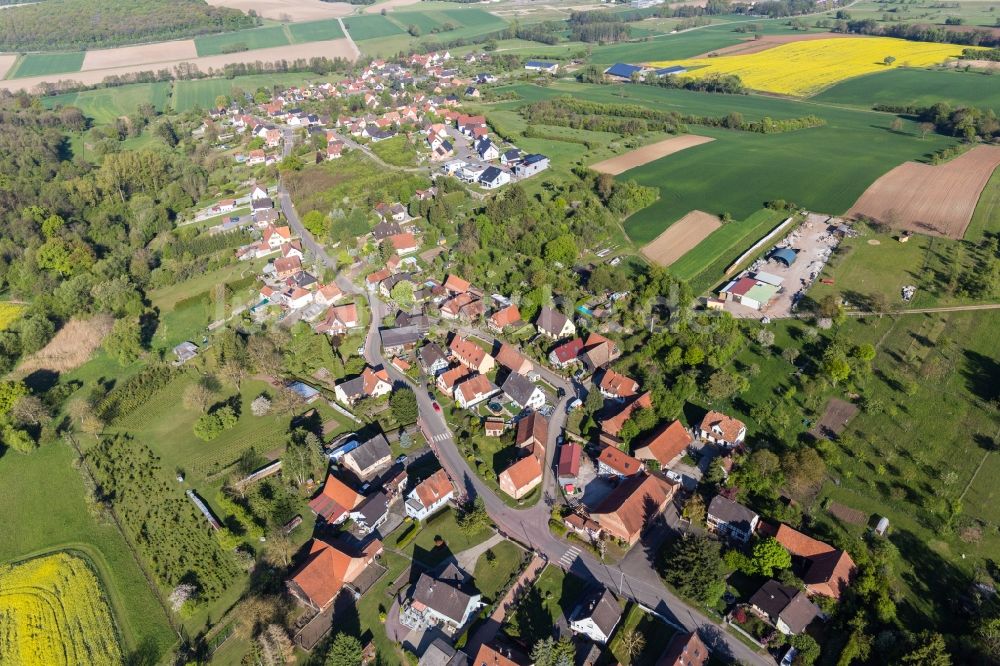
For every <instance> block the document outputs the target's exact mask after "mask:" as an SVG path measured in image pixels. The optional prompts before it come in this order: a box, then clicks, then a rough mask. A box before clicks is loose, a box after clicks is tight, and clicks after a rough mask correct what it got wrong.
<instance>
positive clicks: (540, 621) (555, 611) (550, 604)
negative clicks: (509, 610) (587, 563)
mask: <svg viewBox="0 0 1000 666" xmlns="http://www.w3.org/2000/svg"><path fill="white" fill-rule="evenodd" d="M586 589H587V583H586V582H585V581H584V580H583V579H581V578H577V577H576V576H574V575H573V574H567V573H565V572H564V571H563V570H562V569H560V568H559V567H557V566H554V565H552V564H550V565H548V566H547V567H545V570H544V571H543V572H542V574H541V575H540V576H539V577H538V580H536V581H535V584H534V585H532V586H531V588H530V589H529V590H528V593H527V594H525V595H524V596H523V597H522V598H521V601H520V603H519V604H518V608H517V610H516V611H515V613H516V614H517V617H518V626H517V627H514V626H513V625H511V624H505V625H504V630H505V631H506V632H507V633H509V634H511V635H512V636H513V637H515V638H520V639H521V641H522V642H524V643H525V644H527V645H534V644H535V643H536V642H538V641H539V640H541V639H543V638H547V637H549V636H551V635H552V632H553V627H555V625H556V623H557V622H558V620H559V618H560V616H566V617H567V618H568V617H569V615H570V613H572V612H573V609H574V608H575V607H576V604H577V603H578V602H579V601H580V598H581V597H582V596H583V593H584V592H585V591H586Z"/></svg>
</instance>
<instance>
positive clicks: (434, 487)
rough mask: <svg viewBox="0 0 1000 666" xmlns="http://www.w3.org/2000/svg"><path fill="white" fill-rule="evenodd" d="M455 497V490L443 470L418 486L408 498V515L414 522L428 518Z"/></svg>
mask: <svg viewBox="0 0 1000 666" xmlns="http://www.w3.org/2000/svg"><path fill="white" fill-rule="evenodd" d="M454 495H455V488H454V486H452V484H451V480H450V479H449V478H448V474H447V472H445V471H444V470H443V469H439V470H438V471H436V472H434V473H433V474H431V475H430V476H429V477H427V478H426V479H424V480H423V481H421V482H420V483H418V484H417V486H416V487H415V488H414V489H413V490H411V491H410V494H409V495H407V498H406V515H407V516H409V517H410V518H413V519H414V520H427V517H428V516H430V515H431V514H433V513H435V512H436V511H438V510H439V509H441V508H442V507H443V506H444V505H445V504H447V503H448V500H450V499H451V498H452V497H454Z"/></svg>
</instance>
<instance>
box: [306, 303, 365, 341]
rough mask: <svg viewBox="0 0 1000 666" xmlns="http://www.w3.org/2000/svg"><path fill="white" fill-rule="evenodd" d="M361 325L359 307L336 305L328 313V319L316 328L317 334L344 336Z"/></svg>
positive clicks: (347, 304)
mask: <svg viewBox="0 0 1000 666" xmlns="http://www.w3.org/2000/svg"><path fill="white" fill-rule="evenodd" d="M359 325H360V323H359V322H358V308H357V306H356V305H355V304H354V303H344V304H343V305H334V306H332V307H331V308H330V309H329V310H327V311H326V318H325V319H324V320H323V321H322V322H321V323H320V324H318V325H317V326H316V332H317V333H327V334H329V335H343V334H345V333H347V331H349V330H350V329H352V328H357V327H358V326H359Z"/></svg>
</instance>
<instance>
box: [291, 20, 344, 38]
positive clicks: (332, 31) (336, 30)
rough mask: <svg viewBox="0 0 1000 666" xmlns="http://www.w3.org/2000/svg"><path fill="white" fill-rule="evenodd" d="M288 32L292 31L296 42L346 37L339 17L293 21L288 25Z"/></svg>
mask: <svg viewBox="0 0 1000 666" xmlns="http://www.w3.org/2000/svg"><path fill="white" fill-rule="evenodd" d="M288 32H289V33H291V35H292V41H293V42H294V43H296V44H300V43H302V42H319V41H323V40H327V39H343V37H344V31H343V30H341V29H340V21H338V20H337V19H326V20H324V21H309V22H307V23H291V24H289V26H288Z"/></svg>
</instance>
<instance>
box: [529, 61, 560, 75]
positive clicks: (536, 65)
mask: <svg viewBox="0 0 1000 666" xmlns="http://www.w3.org/2000/svg"><path fill="white" fill-rule="evenodd" d="M524 69H525V71H528V72H543V73H545V74H555V73H556V72H557V71H559V63H557V62H545V61H542V60H529V61H527V62H526V63H524Z"/></svg>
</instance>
